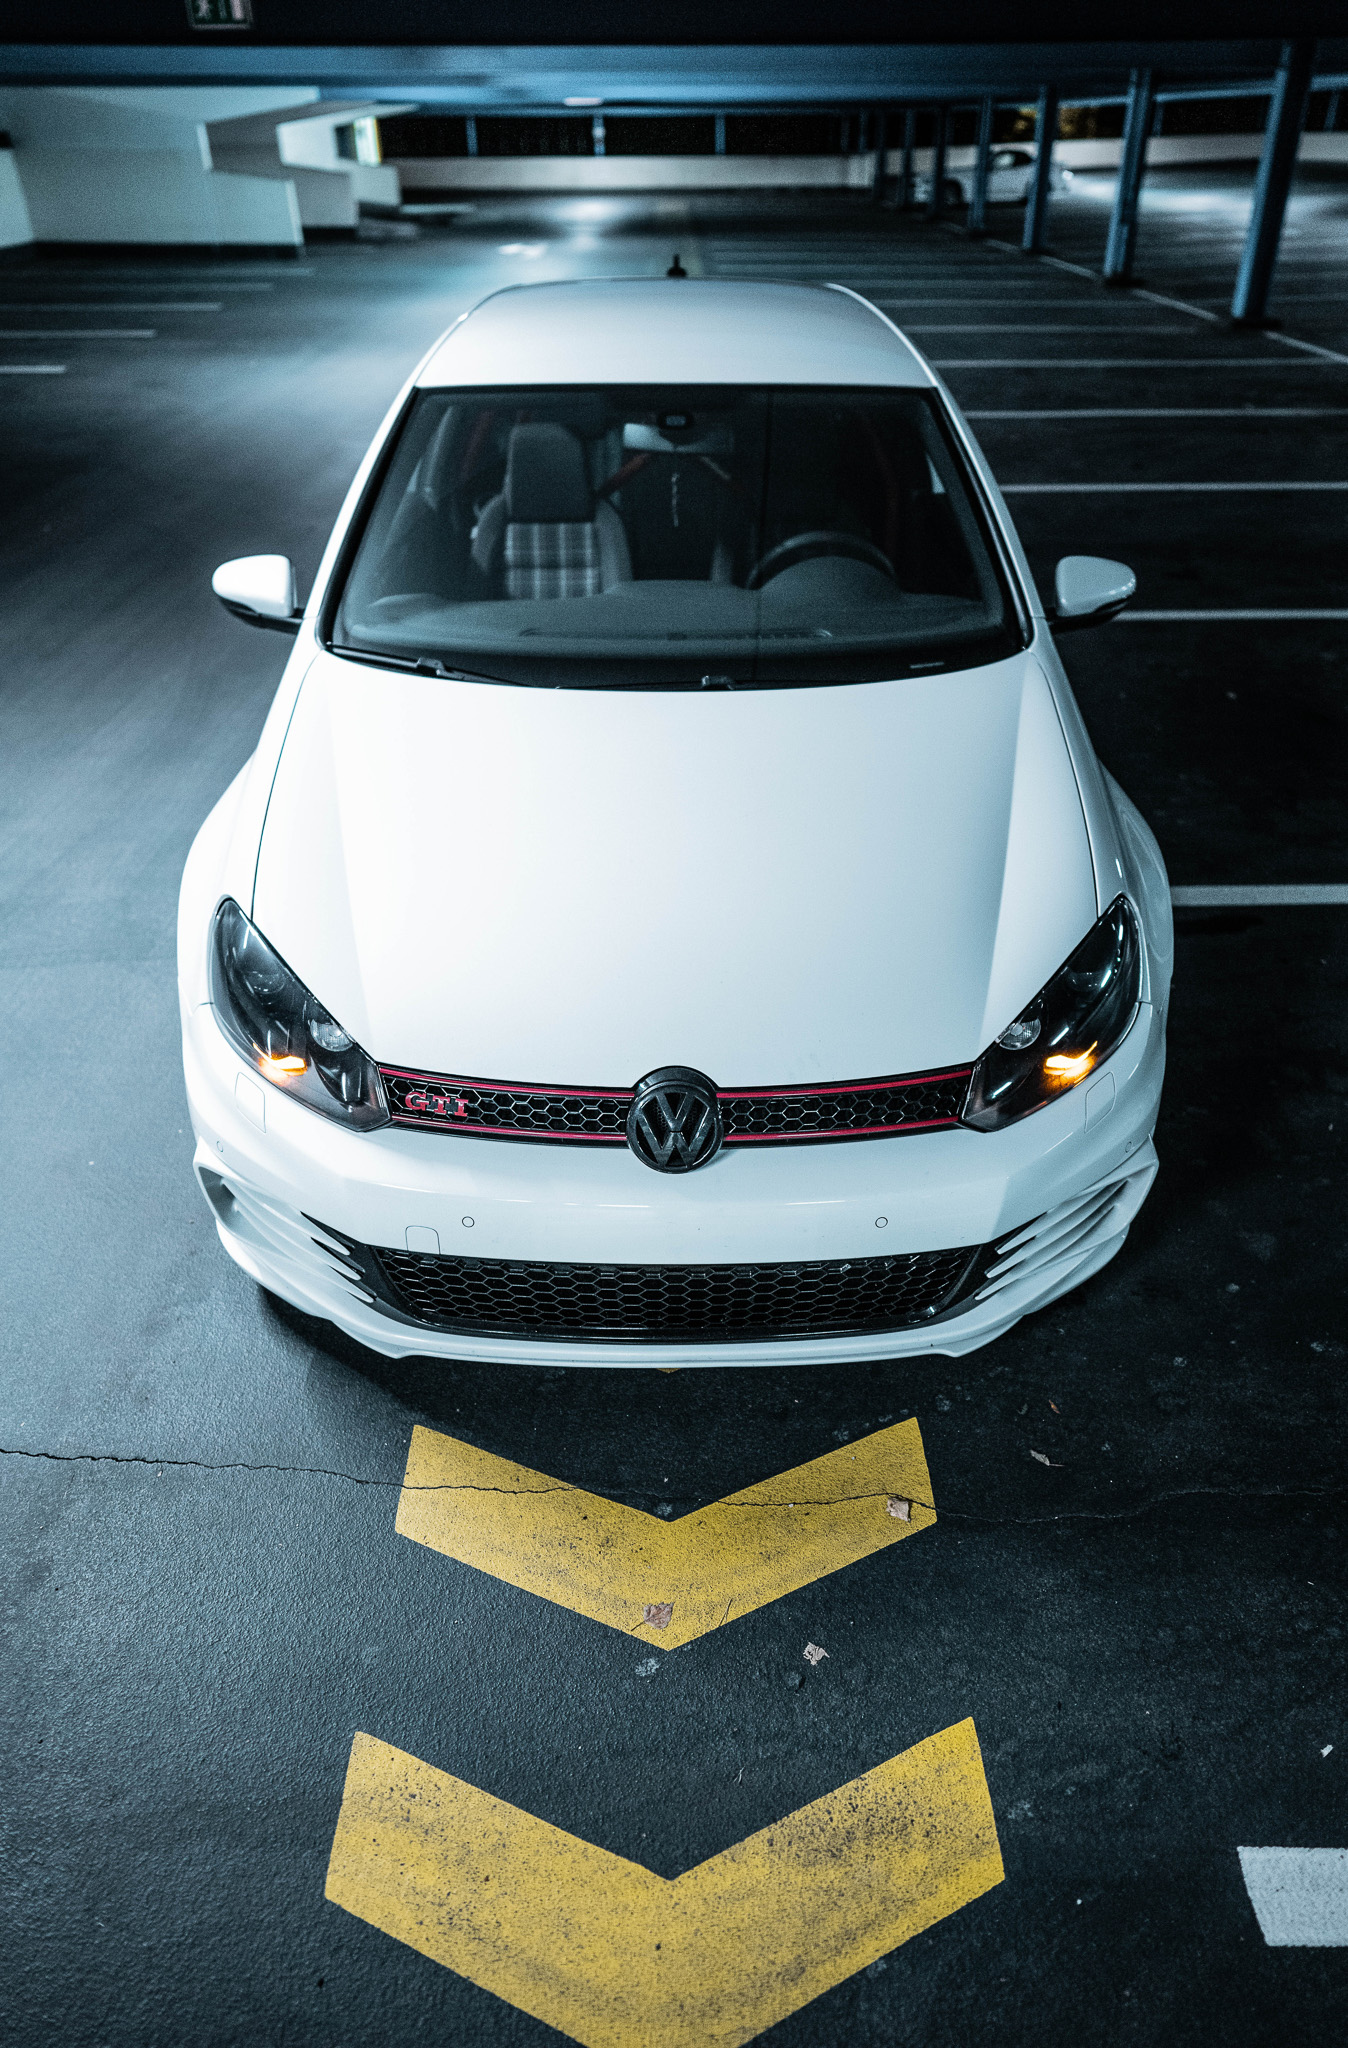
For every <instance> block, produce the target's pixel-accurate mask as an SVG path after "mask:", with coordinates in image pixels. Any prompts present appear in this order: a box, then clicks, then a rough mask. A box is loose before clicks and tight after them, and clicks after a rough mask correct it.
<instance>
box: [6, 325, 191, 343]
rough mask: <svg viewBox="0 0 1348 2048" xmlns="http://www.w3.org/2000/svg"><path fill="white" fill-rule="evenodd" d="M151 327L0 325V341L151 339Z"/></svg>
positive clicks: (152, 332) (153, 334) (152, 334)
mask: <svg viewBox="0 0 1348 2048" xmlns="http://www.w3.org/2000/svg"><path fill="white" fill-rule="evenodd" d="M155 333H156V330H155V329H154V328H153V327H0V341H153V340H154V338H155Z"/></svg>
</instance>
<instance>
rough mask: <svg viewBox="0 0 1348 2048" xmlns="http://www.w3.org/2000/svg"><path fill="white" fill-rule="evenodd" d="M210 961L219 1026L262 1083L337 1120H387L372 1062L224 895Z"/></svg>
mask: <svg viewBox="0 0 1348 2048" xmlns="http://www.w3.org/2000/svg"><path fill="white" fill-rule="evenodd" d="M210 966H211V1001H212V1002H213V1003H214V1005H215V1014H216V1016H217V1017H218V1018H219V1020H220V1027H221V1029H222V1030H223V1032H224V1033H225V1036H226V1037H227V1038H229V1039H232V1040H233V1042H234V1044H235V1045H236V1046H237V1047H238V1049H239V1051H240V1052H241V1053H242V1054H243V1056H244V1058H245V1059H246V1060H248V1061H250V1062H251V1063H252V1065H253V1066H255V1067H256V1068H257V1071H258V1072H259V1074H261V1075H262V1076H263V1078H264V1079H265V1080H268V1081H270V1082H272V1083H273V1084H274V1086H276V1087H277V1088H280V1089H283V1090H284V1092H285V1093H286V1094H287V1095H293V1096H295V1097H296V1099H297V1100H298V1101H300V1102H302V1103H303V1104H304V1105H305V1107H306V1108H307V1109H316V1110H317V1111H318V1113H319V1115H320V1116H330V1117H332V1118H333V1120H334V1122H336V1123H340V1124H349V1125H354V1126H355V1128H356V1129H357V1130H360V1131H369V1130H373V1129H375V1127H376V1126H377V1125H379V1124H386V1123H388V1121H389V1113H388V1102H387V1100H386V1099H385V1095H384V1083H383V1081H382V1080H381V1079H380V1075H379V1069H378V1067H377V1066H376V1065H375V1063H374V1061H373V1060H372V1059H371V1058H370V1056H369V1054H368V1053H365V1052H362V1051H361V1049H360V1047H359V1046H358V1045H357V1044H356V1042H355V1040H354V1039H353V1038H352V1037H351V1036H350V1035H349V1033H347V1032H345V1031H344V1030H343V1029H342V1027H341V1025H340V1024H339V1023H338V1022H337V1019H336V1018H335V1017H333V1016H332V1015H331V1014H330V1013H329V1012H328V1011H327V1010H325V1009H324V1008H323V1005H322V1004H321V1003H320V1002H319V1000H318V998H317V997H316V996H314V995H311V994H310V992H309V990H308V989H307V988H306V987H305V986H304V983H303V982H302V981H301V980H300V978H299V976H298V975H297V974H292V973H291V971H290V969H289V968H288V967H287V966H286V964H285V961H284V960H283V959H282V958H281V956H280V954H279V953H277V952H275V951H273V949H272V948H271V947H270V946H269V945H268V944H267V941H266V940H265V939H264V938H263V936H262V934H261V932H260V931H259V930H258V928H257V926H256V925H255V924H254V923H253V922H252V920H251V918H247V917H245V916H244V914H243V912H242V911H241V910H240V908H239V906H238V904H237V903H234V902H232V901H231V900H230V899H229V898H228V897H226V899H225V901H224V902H223V903H222V904H221V905H220V908H219V909H218V910H217V911H216V913H215V923H214V925H213V927H212V929H211V944H210Z"/></svg>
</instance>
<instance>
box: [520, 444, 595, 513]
mask: <svg viewBox="0 0 1348 2048" xmlns="http://www.w3.org/2000/svg"><path fill="white" fill-rule="evenodd" d="M505 501H506V516H507V518H508V519H509V520H510V522H511V523H512V525H514V524H520V525H526V526H572V525H582V524H588V522H589V521H590V520H592V519H593V518H594V496H593V493H592V492H591V490H590V483H589V478H588V477H587V476H586V474H585V457H584V453H583V452H582V449H581V445H580V442H579V441H578V440H577V439H576V437H575V435H574V434H569V433H568V432H567V430H566V428H565V427H557V426H548V425H539V426H529V427H515V428H514V429H512V431H511V435H510V446H509V448H508V450H507V453H506V480H505Z"/></svg>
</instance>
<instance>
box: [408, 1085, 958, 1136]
mask: <svg viewBox="0 0 1348 2048" xmlns="http://www.w3.org/2000/svg"><path fill="white" fill-rule="evenodd" d="M380 1072H381V1073H382V1075H383V1077H384V1086H385V1088H386V1090H387V1091H388V1098H389V1108H390V1110H391V1112H392V1115H393V1120H394V1122H395V1123H400V1124H415V1125H418V1126H420V1127H421V1128H423V1129H430V1130H441V1131H457V1132H459V1134H460V1135H461V1136H467V1137H489V1138H490V1137H497V1138H538V1139H543V1140H545V1141H549V1142H551V1143H553V1144H562V1145H566V1144H601V1145H602V1144H609V1145H622V1144H625V1143H626V1142H627V1112H628V1110H629V1109H630V1108H631V1106H632V1090H631V1089H630V1088H613V1089H603V1088H576V1089H570V1090H568V1089H564V1088H532V1087H517V1086H515V1085H513V1084H509V1083H505V1082H499V1081H498V1082H492V1081H469V1080H459V1079H456V1078H455V1077H454V1076H452V1075H450V1076H443V1075H442V1076H439V1077H437V1076H434V1075H428V1074H410V1073H405V1072H403V1071H401V1070H399V1069H398V1068H394V1067H382V1068H381V1069H380ZM969 1073H970V1069H969V1068H968V1067H958V1068H954V1069H951V1070H950V1071H949V1072H945V1073H940V1074H918V1075H913V1076H911V1077H902V1078H899V1079H894V1080H880V1081H850V1082H840V1083H838V1084H837V1085H836V1086H829V1087H819V1088H797V1089H786V1088H761V1089H759V1088H755V1089H734V1088H731V1089H723V1090H722V1091H721V1092H720V1094H719V1096H718V1098H717V1099H718V1101H719V1103H720V1107H721V1117H722V1121H723V1123H724V1126H725V1142H726V1144H727V1145H752V1144H762V1143H773V1142H775V1143H777V1144H804V1143H807V1142H808V1141H809V1140H810V1139H815V1138H880V1137H892V1136H894V1135H895V1134H897V1133H899V1132H901V1131H922V1130H940V1129H943V1128H946V1127H948V1126H949V1125H951V1124H955V1123H958V1122H959V1113H960V1109H961V1107H962V1106H963V1103H964V1097H965V1094H966V1093H967V1091H968V1086H969Z"/></svg>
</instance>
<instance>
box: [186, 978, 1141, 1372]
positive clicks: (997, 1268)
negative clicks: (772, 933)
mask: <svg viewBox="0 0 1348 2048" xmlns="http://www.w3.org/2000/svg"><path fill="white" fill-rule="evenodd" d="M1164 1036H1165V1035H1164V1021H1163V1018H1162V1016H1161V1015H1160V1014H1159V1013H1158V1012H1157V1011H1156V1010H1154V1009H1153V1008H1152V1007H1151V1006H1150V1005H1146V1004H1144V1005H1143V1006H1142V1008H1141V1010H1140V1011H1139V1013H1138V1017H1137V1020H1136V1022H1135V1023H1134V1025H1133V1027H1132V1029H1131V1030H1130V1032H1129V1033H1128V1036H1127V1037H1126V1038H1125V1039H1124V1041H1123V1043H1122V1044H1121V1045H1120V1046H1119V1048H1118V1050H1117V1051H1116V1052H1115V1053H1114V1054H1113V1055H1112V1057H1111V1058H1110V1059H1109V1060H1108V1061H1107V1062H1106V1063H1105V1065H1104V1066H1103V1067H1101V1068H1100V1069H1098V1071H1097V1072H1096V1073H1095V1074H1093V1075H1092V1076H1091V1078H1090V1080H1089V1081H1088V1082H1085V1083H1083V1084H1082V1086H1080V1087H1078V1088H1076V1089H1073V1090H1072V1091H1071V1092H1070V1093H1069V1094H1067V1095H1065V1096H1063V1097H1061V1098H1060V1099H1059V1100H1058V1101H1056V1102H1054V1103H1051V1104H1049V1105H1048V1106H1047V1107H1046V1108H1044V1109H1042V1110H1040V1111H1038V1112H1037V1113H1036V1114H1035V1115H1033V1116H1031V1117H1027V1118H1026V1119H1025V1120H1024V1122H1022V1123H1020V1124H1016V1125H1013V1126H1012V1127H1011V1129H1009V1130H1006V1131H999V1132H995V1133H982V1132H975V1131H969V1130H965V1129H962V1128H961V1129H959V1130H945V1131H931V1132H923V1133H920V1134H917V1135H914V1136H910V1137H901V1138H880V1139H867V1140H856V1141H847V1142H842V1143H830V1144H812V1145H793V1146H783V1147H780V1148H774V1149H773V1150H771V1151H770V1152H767V1153H762V1152H758V1151H755V1152H753V1153H752V1154H747V1153H745V1152H730V1151H723V1152H722V1153H721V1154H720V1155H719V1156H718V1157H717V1158H716V1159H715V1160H713V1161H712V1163H711V1164H710V1165H709V1166H707V1167H704V1168H702V1169H701V1170H700V1171H699V1172H697V1173H694V1174H683V1175H664V1174H656V1173H652V1172H650V1171H649V1169H648V1168H646V1167H644V1166H642V1165H641V1164H640V1163H639V1161H637V1160H636V1159H635V1158H633V1156H632V1155H631V1154H630V1153H629V1152H627V1151H626V1150H622V1151H618V1150H613V1151H609V1150H607V1149H605V1150H604V1151H603V1152H602V1153H600V1152H599V1151H598V1149H597V1148H596V1150H595V1151H590V1150H587V1149H582V1148H580V1147H574V1148H573V1147H570V1146H557V1145H544V1144H539V1145H534V1144H530V1143H528V1142H521V1141H503V1140H493V1139H489V1138H464V1137H458V1136H454V1135H450V1134H445V1135H441V1134H439V1133H434V1132H423V1131H417V1130H402V1129H392V1128H390V1129H384V1130H380V1131H374V1132H368V1133H358V1132H353V1131H349V1130H346V1129H343V1128H342V1127H340V1126H338V1125H336V1124H333V1123H330V1122H328V1121H327V1120H326V1119H325V1118H323V1117H320V1116H317V1115H315V1114H314V1113H313V1112H312V1111H310V1110H307V1109H305V1108H304V1107H303V1106H302V1105H301V1104H299V1103H297V1102H295V1101H293V1100H291V1099H290V1098H289V1097H287V1096H286V1095H284V1094H283V1093H282V1092H281V1090H280V1089H278V1088H274V1087H272V1086H270V1085H269V1084H268V1083H266V1082H264V1081H262V1080H261V1079H260V1078H259V1076H258V1075H257V1074H256V1072H255V1071H254V1070H253V1069H252V1068H250V1067H247V1066H245V1064H244V1062H243V1061H242V1060H241V1059H240V1058H239V1056H238V1054H237V1053H236V1052H235V1051H234V1049H233V1047H232V1046H231V1045H230V1044H229V1043H228V1041H227V1040H226V1039H225V1037H224V1035H223V1033H222V1032H221V1031H220V1029H219V1027H218V1025H217V1023H216V1020H215V1013H214V1010H213V1008H212V1006H211V1005H210V1004H209V1003H202V1004H198V1005H197V1006H196V1007H194V1008H192V1009H190V1010H189V1011H187V1013H186V1014H185V1017H184V1030H183V1060H184V1069H185V1073H186V1080H187V1093H188V1100H189V1104H190V1106H191V1112H192V1122H193V1125H194V1128H195V1130H196V1134H197V1152H196V1159H195V1167H196V1173H197V1178H198V1182H199V1184H200V1185H201V1187H202V1190H203V1192H204V1193H205V1195H206V1198H207V1200H208V1201H209V1203H210V1205H211V1208H212V1210H213V1212H214V1214H215V1219H216V1225H217V1228H218V1230H219V1233H220V1238H221V1242H222V1243H223V1244H224V1246H225V1248H226V1250H227V1251H228V1252H229V1253H230V1255H231V1257H232V1258H234V1259H235V1260H236V1261H237V1263H238V1264H239V1265H240V1266H242V1267H243V1268H244V1270H245V1271H246V1272H248V1273H250V1274H251V1275H252V1276H253V1278H254V1279H255V1280H257V1281H259V1282H260V1283H261V1284H262V1285H263V1286H264V1287H267V1288H269V1289H270V1290H271V1291H272V1292H273V1293H275V1294H278V1295H280V1296H281V1297H282V1298H283V1299H284V1300H286V1301H289V1302H291V1303H292V1304H293V1305H294V1306H295V1307H297V1308H300V1309H303V1310H305V1311H306V1312H307V1313H309V1314H311V1315H316V1316H321V1317H324V1318H326V1319H327V1320H328V1321H330V1322H333V1323H335V1324H336V1325H337V1326H338V1327H339V1328H340V1329H342V1330H345V1331H346V1332H347V1334H348V1335H350V1336H352V1337H354V1338H356V1339H357V1340H358V1341H359V1342H361V1343H363V1344H366V1345H368V1346H369V1347H370V1348H371V1349H372V1350H375V1351H379V1352H383V1353H384V1354H385V1355H386V1356H388V1357H411V1356H421V1357H433V1358H445V1359H479V1360H483V1361H489V1362H496V1363H499V1364H503V1365H509V1364H553V1365H581V1364H584V1365H617V1366H665V1367H668V1366H673V1365H720V1366H723V1365H784V1364H831V1363H837V1364H840V1363H845V1362H848V1361H852V1360H855V1361H862V1360H866V1359H874V1358H894V1357H904V1356H910V1355H913V1354H921V1353H929V1352H941V1353H946V1354H950V1355H955V1356H957V1355H959V1354H961V1353H963V1352H966V1351H972V1350H974V1349H976V1348H977V1347H978V1346H979V1345H981V1344H986V1343H989V1342H990V1341H991V1340H992V1339H993V1338H994V1337H998V1336H1000V1335H1001V1334H1002V1333H1003V1332H1004V1331H1006V1330H1008V1329H1010V1328H1011V1326H1012V1324H1013V1323H1015V1322H1017V1321H1018V1320H1019V1318H1020V1317H1021V1316H1023V1315H1025V1314H1027V1313H1028V1312H1029V1311H1030V1310H1032V1309H1036V1308H1041V1307H1043V1306H1044V1304H1045V1303H1046V1302H1049V1301H1052V1300H1054V1299H1055V1298H1056V1297H1057V1296H1058V1295H1060V1294H1062V1293H1065V1292H1066V1291H1067V1290H1068V1289H1069V1288H1071V1287H1074V1286H1077V1285H1078V1284H1079V1283H1080V1282H1081V1281H1082V1280H1084V1279H1086V1278H1087V1277H1088V1276H1089V1275H1090V1274H1091V1273H1093V1272H1095V1271H1097V1270H1098V1268H1099V1267H1101V1266H1102V1265H1104V1264H1105V1263H1106V1262H1107V1261H1108V1260H1109V1259H1110V1258H1112V1257H1113V1255H1114V1253H1115V1252H1116V1251H1117V1250H1118V1249H1119V1247H1120V1246H1121V1245H1122V1243H1123V1240H1124V1237H1125V1236H1126V1234H1127V1230H1128V1226H1129V1224H1130V1223H1131V1221H1132V1218H1133V1217H1134V1215H1135V1214H1136V1213H1137V1211H1138V1209H1139V1208H1140V1207H1141V1205H1142V1202H1143V1200H1144V1199H1145V1197H1146V1194H1147V1191H1148V1189H1149V1188H1150V1186H1151V1183H1152V1180H1153V1179H1154V1178H1155V1174H1156V1154H1155V1150H1154V1147H1153V1145H1152V1142H1151V1134H1152V1130H1153V1128H1154V1125H1155V1121H1156V1112H1157V1107H1158V1104H1159V1099H1160V1089H1161V1079H1162V1074H1163V1071H1164V1063H1165V1046H1164ZM324 1225H326V1226H328V1229H327V1230H325V1229H324V1228H323V1227H322V1226H324ZM329 1232H331V1233H334V1234H332V1235H330V1234H329ZM432 1239H433V1240H434V1243H433V1242H432ZM343 1240H350V1241H351V1242H353V1243H355V1244H357V1245H371V1246H375V1247H383V1248H386V1249H391V1250H398V1251H401V1250H404V1249H410V1250H424V1249H432V1250H433V1249H434V1248H435V1244H438V1246H439V1248H440V1250H441V1251H442V1252H443V1253H448V1254H455V1255H458V1256H466V1255H469V1254H471V1255H472V1256H473V1257H474V1258H480V1259H492V1260H548V1261H559V1262H569V1263H572V1264H577V1265H585V1264H614V1265H633V1264H635V1265H643V1264H644V1265H679V1264H709V1265H715V1264H725V1265H730V1264H744V1263H750V1262H763V1263H772V1262H785V1261H807V1260H834V1259H858V1258H867V1257H870V1258H874V1257H875V1256H876V1255H877V1254H888V1253H893V1252H914V1251H935V1250H941V1249H946V1248H949V1247H952V1246H956V1245H960V1246H963V1245H989V1246H996V1247H997V1253H996V1257H995V1260H994V1262H993V1263H992V1264H991V1265H990V1266H989V1267H988V1270H987V1271H986V1274H985V1276H984V1278H983V1280H982V1283H981V1284H980V1285H979V1286H978V1287H977V1288H976V1289H975V1290H974V1291H973V1292H972V1293H971V1294H970V1296H969V1297H968V1298H967V1299H966V1300H965V1301H964V1303H963V1304H962V1305H961V1306H960V1307H959V1308H958V1309H957V1310H956V1311H955V1312H953V1313H951V1314H950V1315H948V1316H946V1317H945V1318H942V1319H940V1320H938V1321H935V1322H931V1323H927V1324H924V1325H922V1326H920V1327H908V1328H903V1329H898V1330H892V1331H888V1330H887V1331H879V1332H876V1331H869V1332H867V1333H866V1334H864V1335H845V1336H840V1335H832V1334H830V1335H818V1336H809V1335H806V1336H797V1335H793V1336H790V1337H783V1338H780V1339H777V1338H774V1339H771V1340H768V1341H758V1340H752V1341H744V1342H712V1343H693V1342H681V1343H672V1344H652V1343H644V1342H641V1343H637V1342H631V1341H609V1340H604V1339H599V1340H585V1341H570V1342H567V1341H557V1340H556V1339H551V1338H550V1339H548V1340H546V1341H544V1340H539V1341H535V1340H534V1339H532V1338H528V1337H501V1336H485V1335H482V1334H480V1333H473V1332H467V1331H464V1332H458V1331H449V1330H444V1329H430V1328H426V1327H425V1326H423V1325H419V1324H416V1323H413V1322H409V1321H406V1320H403V1319H401V1318H399V1317H398V1316H396V1315H394V1314H390V1313H386V1312H385V1310H384V1308H383V1307H382V1306H381V1304H380V1303H379V1302H378V1301H377V1300H376V1299H374V1298H373V1297H372V1295H371V1292H370V1290H369V1288H368V1287H367V1286H366V1285H365V1283H364V1281H363V1280H362V1277H361V1275H360V1273H359V1271H358V1270H357V1267H356V1266H355V1265H353V1263H352V1261H351V1259H350V1258H349V1256H348V1254H347V1249H346V1245H345V1244H344V1243H343Z"/></svg>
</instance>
